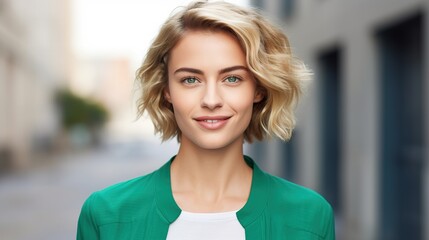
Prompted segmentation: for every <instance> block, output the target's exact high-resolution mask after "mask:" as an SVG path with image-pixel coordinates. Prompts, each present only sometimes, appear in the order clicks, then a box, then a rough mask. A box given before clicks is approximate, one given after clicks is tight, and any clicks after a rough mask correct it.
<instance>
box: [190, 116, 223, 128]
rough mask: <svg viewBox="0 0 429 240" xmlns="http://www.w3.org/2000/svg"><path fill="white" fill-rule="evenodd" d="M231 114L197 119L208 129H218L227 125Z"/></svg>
mask: <svg viewBox="0 0 429 240" xmlns="http://www.w3.org/2000/svg"><path fill="white" fill-rule="evenodd" d="M230 118H231V117H230V116H212V117H208V116H205V117H198V118H195V120H196V121H197V122H198V123H199V125H200V126H201V127H203V128H205V129H208V130H217V129H221V128H222V127H223V126H225V125H226V123H227V122H228V120H229V119H230Z"/></svg>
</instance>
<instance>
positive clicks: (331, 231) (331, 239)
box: [323, 206, 335, 240]
mask: <svg viewBox="0 0 429 240" xmlns="http://www.w3.org/2000/svg"><path fill="white" fill-rule="evenodd" d="M326 221H327V225H326V230H325V231H326V233H325V237H324V238H323V239H324V240H335V218H334V212H333V210H332V207H331V206H329V211H328V214H327V216H326Z"/></svg>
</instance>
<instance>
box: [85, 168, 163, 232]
mask: <svg viewBox="0 0 429 240" xmlns="http://www.w3.org/2000/svg"><path fill="white" fill-rule="evenodd" d="M157 174H158V171H155V172H152V173H150V174H148V175H145V176H141V177H137V178H134V179H131V180H128V181H124V182H121V183H117V184H114V185H112V186H109V187H107V188H105V189H102V190H99V191H96V192H94V193H92V194H91V195H90V196H89V197H88V198H87V199H86V201H85V203H84V205H83V207H82V213H81V214H87V215H90V216H91V218H92V219H93V221H94V222H95V223H96V225H103V224H106V223H110V222H118V221H119V222H127V221H130V220H131V219H133V218H134V217H135V216H136V213H137V210H138V211H140V213H141V211H145V210H146V211H147V210H148V209H150V208H151V207H152V204H151V202H152V201H153V199H154V194H155V184H154V183H155V178H156V177H157Z"/></svg>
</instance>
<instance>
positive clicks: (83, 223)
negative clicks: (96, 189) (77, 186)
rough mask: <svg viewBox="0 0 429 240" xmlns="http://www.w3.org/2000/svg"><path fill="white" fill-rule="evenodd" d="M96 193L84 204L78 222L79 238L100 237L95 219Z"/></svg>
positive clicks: (92, 239) (94, 238)
mask: <svg viewBox="0 0 429 240" xmlns="http://www.w3.org/2000/svg"><path fill="white" fill-rule="evenodd" d="M93 198H94V194H92V195H91V196H90V197H89V198H88V199H87V200H86V201H85V203H84V204H83V206H82V210H81V212H80V216H79V220H78V223H77V234H76V239H77V240H97V239H100V238H99V233H98V225H97V223H96V221H95V219H94V215H93V212H92V211H93V209H92V202H93Z"/></svg>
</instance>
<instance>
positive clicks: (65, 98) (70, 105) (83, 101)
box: [56, 90, 109, 143]
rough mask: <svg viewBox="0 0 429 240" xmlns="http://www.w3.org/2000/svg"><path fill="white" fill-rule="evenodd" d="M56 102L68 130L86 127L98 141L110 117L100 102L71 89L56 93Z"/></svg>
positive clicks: (62, 121)
mask: <svg viewBox="0 0 429 240" xmlns="http://www.w3.org/2000/svg"><path fill="white" fill-rule="evenodd" d="M56 103H57V106H58V109H59V111H60V114H61V125H62V127H63V128H64V129H65V130H67V131H73V130H74V129H76V128H82V127H83V128H85V129H87V130H88V131H89V134H91V135H92V137H91V138H92V139H93V140H94V143H98V140H99V139H98V137H99V136H98V135H99V131H100V129H102V128H103V126H104V124H105V123H106V122H107V120H108V118H109V112H108V111H107V109H106V108H105V107H104V106H103V105H102V104H100V103H97V102H95V101H93V100H91V99H87V98H83V97H80V96H78V95H76V94H74V93H72V92H71V91H69V90H60V91H58V93H57V94H56Z"/></svg>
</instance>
